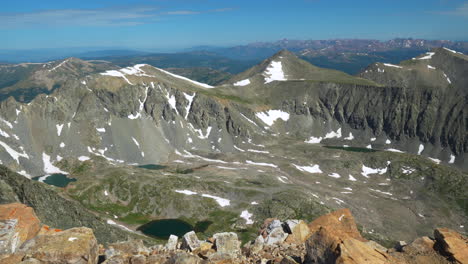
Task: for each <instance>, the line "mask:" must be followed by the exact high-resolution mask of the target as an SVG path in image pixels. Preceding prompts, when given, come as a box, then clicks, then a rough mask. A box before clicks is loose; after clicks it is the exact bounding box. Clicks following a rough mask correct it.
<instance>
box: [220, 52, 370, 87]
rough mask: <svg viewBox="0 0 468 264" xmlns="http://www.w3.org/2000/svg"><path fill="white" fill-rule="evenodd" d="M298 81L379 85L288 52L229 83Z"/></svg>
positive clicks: (260, 83) (268, 60)
mask: <svg viewBox="0 0 468 264" xmlns="http://www.w3.org/2000/svg"><path fill="white" fill-rule="evenodd" d="M298 80H311V81H317V82H338V83H362V84H367V85H377V84H376V83H373V82H369V81H368V80H365V79H361V78H357V77H354V76H351V75H348V74H346V73H344V72H340V71H336V70H331V69H324V68H319V67H316V66H314V65H312V64H310V63H308V62H306V61H303V60H301V59H299V58H298V57H297V56H296V55H294V54H293V53H291V52H289V51H286V50H283V51H280V52H278V53H276V54H275V55H274V56H272V57H271V58H269V59H266V60H264V61H263V62H261V63H260V64H258V65H256V66H254V67H252V68H250V69H248V70H247V71H245V72H243V73H240V74H238V75H236V76H234V77H233V78H232V79H231V80H229V81H228V82H227V83H231V84H234V86H244V85H243V84H246V83H249V84H250V83H256V84H258V85H263V84H267V83H270V82H272V81H298Z"/></svg>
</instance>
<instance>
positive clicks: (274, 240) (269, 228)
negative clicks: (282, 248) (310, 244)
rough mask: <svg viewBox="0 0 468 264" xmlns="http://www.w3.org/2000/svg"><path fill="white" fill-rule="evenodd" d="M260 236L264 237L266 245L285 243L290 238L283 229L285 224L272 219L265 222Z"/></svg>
mask: <svg viewBox="0 0 468 264" xmlns="http://www.w3.org/2000/svg"><path fill="white" fill-rule="evenodd" d="M260 234H261V235H262V236H263V238H264V243H265V244H266V245H275V244H280V243H283V242H284V241H285V240H286V238H287V237H288V234H287V233H286V232H285V230H284V228H283V223H282V222H281V221H280V220H278V219H271V218H269V219H266V220H265V222H264V223H263V225H262V230H261V231H260Z"/></svg>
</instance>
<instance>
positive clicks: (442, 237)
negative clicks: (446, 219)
mask: <svg viewBox="0 0 468 264" xmlns="http://www.w3.org/2000/svg"><path fill="white" fill-rule="evenodd" d="M434 237H435V239H436V241H437V242H436V244H435V248H437V249H438V250H440V251H441V253H442V254H443V255H447V256H449V258H450V259H451V260H452V261H455V263H462V264H468V239H467V238H466V237H464V236H462V235H461V234H459V233H457V232H455V231H453V230H451V229H448V228H437V229H436V230H434Z"/></svg>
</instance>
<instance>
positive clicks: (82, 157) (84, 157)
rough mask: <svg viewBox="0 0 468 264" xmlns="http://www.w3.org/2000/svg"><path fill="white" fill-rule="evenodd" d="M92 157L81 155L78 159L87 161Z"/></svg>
mask: <svg viewBox="0 0 468 264" xmlns="http://www.w3.org/2000/svg"><path fill="white" fill-rule="evenodd" d="M90 159H91V158H90V157H87V156H79V157H78V160H79V161H87V160H90Z"/></svg>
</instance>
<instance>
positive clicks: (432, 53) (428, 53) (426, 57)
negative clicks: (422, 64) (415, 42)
mask: <svg viewBox="0 0 468 264" xmlns="http://www.w3.org/2000/svg"><path fill="white" fill-rule="evenodd" d="M434 54H435V52H426V56H424V57H421V58H418V60H429V59H432V56H434Z"/></svg>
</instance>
